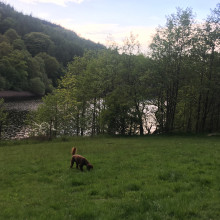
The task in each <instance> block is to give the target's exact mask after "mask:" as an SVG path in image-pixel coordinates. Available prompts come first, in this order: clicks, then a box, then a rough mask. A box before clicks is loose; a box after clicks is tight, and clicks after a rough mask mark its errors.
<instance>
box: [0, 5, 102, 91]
mask: <svg viewBox="0 0 220 220" xmlns="http://www.w3.org/2000/svg"><path fill="white" fill-rule="evenodd" d="M0 15H1V17H0V18H1V19H0V67H1V68H0V77H1V79H2V78H4V82H3V83H1V89H2V90H28V91H31V85H30V82H31V81H32V80H31V79H33V78H36V77H40V79H41V81H42V82H43V83H44V86H45V88H46V92H51V91H52V88H53V87H57V85H58V84H57V81H58V79H60V78H61V76H62V75H63V67H66V65H67V63H68V62H69V61H72V59H73V57H74V56H76V55H77V56H82V55H83V51H84V50H85V49H98V48H104V47H103V46H102V45H99V44H95V43H93V42H91V41H88V40H85V39H82V38H80V37H78V36H77V35H76V34H75V33H74V32H72V31H68V30H65V29H64V28H62V27H60V26H58V25H54V24H51V23H49V22H46V21H43V20H40V19H37V18H33V17H32V16H27V15H23V14H22V13H18V12H16V11H15V10H14V9H13V8H12V7H11V6H10V5H6V4H4V3H3V2H0ZM16 50H20V54H21V59H23V60H20V61H19V62H23V63H26V65H27V66H26V67H24V69H21V68H20V69H19V71H17V70H16V69H15V67H14V66H13V65H14V64H13V62H12V60H11V57H12V56H14V54H15V53H17V52H15V51H16ZM39 53H40V54H39ZM22 54H25V56H24V55H22ZM35 57H37V59H35ZM39 57H40V58H42V60H43V61H42V60H40V59H39ZM15 59H17V58H15ZM36 60H37V63H36ZM38 65H39V67H38ZM24 72H27V77H25V78H24V77H23V75H24V74H23V73H24ZM12 75H13V77H12ZM21 75H22V78H21V79H22V80H23V83H21V82H20V80H18V81H17V79H18V78H20V76H21ZM32 91H33V90H32Z"/></svg>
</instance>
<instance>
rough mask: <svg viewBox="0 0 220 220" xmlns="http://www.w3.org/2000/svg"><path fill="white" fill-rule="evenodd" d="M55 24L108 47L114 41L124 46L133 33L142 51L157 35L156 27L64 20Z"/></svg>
mask: <svg viewBox="0 0 220 220" xmlns="http://www.w3.org/2000/svg"><path fill="white" fill-rule="evenodd" d="M55 23H57V24H59V25H61V26H63V27H65V28H67V29H69V30H73V31H74V32H76V33H77V34H78V35H79V36H81V37H83V38H86V39H89V40H92V41H94V42H97V43H101V44H104V45H107V43H108V42H107V41H108V40H109V38H110V39H113V41H115V42H116V43H117V44H118V45H121V44H123V41H124V39H125V38H127V37H129V36H130V33H132V34H133V35H134V36H137V40H138V41H139V42H140V45H141V47H142V51H143V52H144V51H146V50H147V47H148V45H149V44H150V43H151V41H152V36H153V35H154V34H155V27H148V26H122V25H119V24H114V23H108V24H103V23H99V24H96V23H86V24H76V22H74V20H71V19H64V20H57V21H55Z"/></svg>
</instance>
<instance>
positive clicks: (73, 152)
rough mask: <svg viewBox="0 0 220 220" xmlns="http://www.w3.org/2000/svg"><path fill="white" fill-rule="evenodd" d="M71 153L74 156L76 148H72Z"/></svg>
mask: <svg viewBox="0 0 220 220" xmlns="http://www.w3.org/2000/svg"><path fill="white" fill-rule="evenodd" d="M71 153H72V155H74V154H76V148H75V147H73V148H72V151H71Z"/></svg>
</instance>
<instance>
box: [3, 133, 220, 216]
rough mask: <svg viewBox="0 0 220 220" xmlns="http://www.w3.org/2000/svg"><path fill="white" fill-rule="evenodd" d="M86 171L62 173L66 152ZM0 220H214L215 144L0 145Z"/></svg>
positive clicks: (162, 140) (219, 204)
mask: <svg viewBox="0 0 220 220" xmlns="http://www.w3.org/2000/svg"><path fill="white" fill-rule="evenodd" d="M73 146H75V147H77V151H78V152H77V153H78V154H81V155H83V156H85V157H86V158H87V159H88V160H89V162H90V163H92V164H93V166H94V169H93V170H91V171H90V172H88V171H87V170H86V169H85V168H84V172H81V171H80V170H77V169H76V168H75V165H74V168H73V169H70V168H69V166H70V159H71V154H70V151H71V148H72V147H73ZM0 219H45V220H46V219H74V220H87V219H88V220H93V219H98V220H105V219H109V220H110V219H116V220H118V219H126V220H129V219H132V220H141V219H143V220H147V219H158V220H164V219H178V220H181V219H186V220H189V219H198V220H202V219H204V220H206V219H207V220H211V219H212V220H218V219H220V138H219V137H194V136H149V137H133V138H119V137H117V138H108V137H99V138H72V139H68V140H65V141H61V140H56V141H50V142H47V141H44V142H38V141H18V142H13V143H10V142H5V143H0Z"/></svg>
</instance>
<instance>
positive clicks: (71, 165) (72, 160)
mask: <svg viewBox="0 0 220 220" xmlns="http://www.w3.org/2000/svg"><path fill="white" fill-rule="evenodd" d="M73 164H74V159H73V158H72V159H71V164H70V168H72V167H73Z"/></svg>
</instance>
